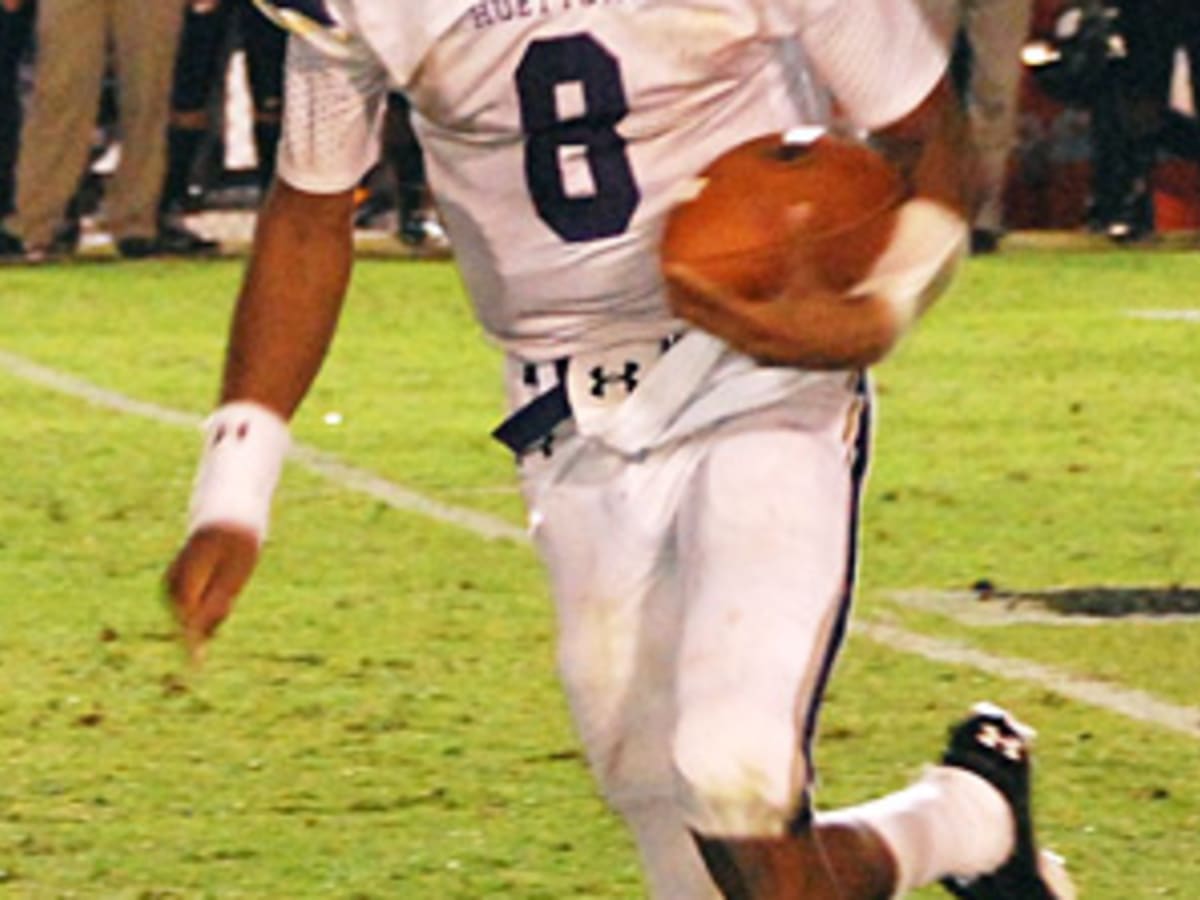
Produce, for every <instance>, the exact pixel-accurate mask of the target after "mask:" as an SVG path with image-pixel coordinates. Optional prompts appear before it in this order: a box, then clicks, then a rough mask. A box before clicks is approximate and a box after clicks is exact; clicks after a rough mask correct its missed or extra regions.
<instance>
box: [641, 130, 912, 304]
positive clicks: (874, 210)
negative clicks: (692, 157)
mask: <svg viewBox="0 0 1200 900" xmlns="http://www.w3.org/2000/svg"><path fill="white" fill-rule="evenodd" d="M687 194H688V196H686V197H685V199H683V200H682V202H681V203H680V204H679V205H677V206H676V207H674V209H672V211H671V212H670V213H669V215H668V217H667V222H666V227H665V230H664V233H663V240H662V245H661V262H662V265H663V267H664V268H667V267H669V266H673V265H684V266H687V267H689V268H690V269H691V270H692V271H693V272H695V273H696V274H698V275H700V276H702V277H703V278H704V279H706V280H707V281H709V282H710V283H712V284H713V285H715V286H717V287H720V288H724V289H726V290H728V291H730V292H732V293H734V294H736V295H739V296H742V297H745V298H748V299H755V298H761V297H766V296H770V295H771V294H773V293H776V292H778V291H779V290H780V289H781V287H782V286H783V284H784V282H785V280H786V277H787V272H788V265H789V260H791V259H793V258H794V254H797V253H804V255H805V257H806V259H808V260H810V261H811V264H813V265H815V266H816V267H817V270H818V271H817V274H818V275H819V276H821V277H822V278H824V279H825V281H826V282H827V284H828V285H829V286H830V287H831V288H833V289H835V290H846V289H848V288H849V287H851V286H852V285H854V284H856V283H857V282H858V281H860V280H861V279H862V278H863V276H864V275H865V274H866V273H867V272H868V271H869V269H870V267H871V264H872V262H873V261H874V260H875V259H876V258H877V257H878V256H879V254H880V253H882V252H883V249H884V248H885V247H886V246H887V242H888V238H889V237H890V235H891V232H892V229H893V227H894V225H895V220H896V216H895V211H896V209H897V207H898V206H899V205H900V203H901V202H902V201H903V199H904V196H905V188H904V180H903V177H902V176H901V174H900V172H899V171H898V170H897V169H896V168H895V167H894V166H893V165H892V164H891V163H889V162H888V161H887V160H886V159H884V157H883V156H882V155H880V154H879V153H878V152H876V151H875V150H873V149H872V148H870V147H868V146H867V145H866V144H863V143H861V142H859V141H855V140H852V139H850V138H846V137H839V136H835V135H833V134H830V133H828V132H826V131H823V130H819V129H796V130H794V131H791V132H785V133H782V134H774V135H766V136H763V137H758V138H755V139H753V140H751V141H747V142H746V143H744V144H741V145H739V146H737V147H734V148H733V149H731V150H729V151H727V152H725V153H724V154H722V155H721V156H720V157H718V158H717V159H716V160H715V161H714V162H712V163H711V164H710V165H709V166H708V167H707V168H705V169H704V171H703V172H701V173H700V174H699V175H698V176H697V177H696V179H695V181H694V183H693V184H692V185H689V186H688V191H687Z"/></svg>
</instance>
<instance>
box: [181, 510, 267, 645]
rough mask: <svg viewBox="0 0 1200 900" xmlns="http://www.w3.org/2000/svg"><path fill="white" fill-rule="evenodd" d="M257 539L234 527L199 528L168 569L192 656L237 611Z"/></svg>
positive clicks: (185, 641)
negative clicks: (240, 593) (235, 607)
mask: <svg viewBox="0 0 1200 900" xmlns="http://www.w3.org/2000/svg"><path fill="white" fill-rule="evenodd" d="M258 549H259V548H258V540H257V539H256V538H255V537H254V535H252V534H251V533H250V532H249V531H246V530H244V529H240V528H237V527H233V526H209V527H207V528H201V529H200V530H199V531H197V532H196V533H195V534H193V535H192V536H191V537H189V538H188V540H187V543H186V544H184V546H183V549H182V550H180V551H179V554H178V555H177V556H176V557H175V560H174V561H173V562H172V563H171V566H170V568H168V569H167V573H166V577H165V582H166V590H167V601H168V603H169V604H170V605H171V610H172V612H173V613H174V615H175V618H176V620H177V621H178V622H179V626H180V631H181V636H182V638H183V641H184V644H185V646H186V648H187V650H188V653H189V655H190V656H191V658H192V660H193V661H199V659H200V658H201V656H202V654H203V651H204V646H205V644H206V643H207V641H208V639H209V638H211V637H212V636H213V634H214V633H215V632H216V630H217V628H218V627H219V626H220V625H221V623H222V622H223V621H225V619H226V618H227V617H228V616H229V613H230V612H231V611H232V610H233V603H234V599H235V598H236V597H237V595H238V593H239V592H240V591H241V589H242V588H243V587H244V586H245V584H246V582H247V581H248V580H249V578H250V574H251V573H252V572H253V571H254V566H255V563H257V562H258Z"/></svg>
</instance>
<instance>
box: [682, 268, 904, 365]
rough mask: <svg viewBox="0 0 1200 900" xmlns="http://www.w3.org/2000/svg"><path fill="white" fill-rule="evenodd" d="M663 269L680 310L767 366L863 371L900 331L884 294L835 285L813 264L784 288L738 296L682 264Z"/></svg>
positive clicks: (799, 271) (794, 271) (799, 270)
mask: <svg viewBox="0 0 1200 900" xmlns="http://www.w3.org/2000/svg"><path fill="white" fill-rule="evenodd" d="M664 274H665V276H666V279H667V282H668V284H669V286H670V290H669V291H668V294H669V296H670V298H671V307H672V309H673V310H674V312H675V313H676V315H678V316H680V317H682V318H684V319H687V320H688V321H690V322H692V323H693V324H695V325H697V326H699V327H700V328H703V329H704V330H705V331H707V332H709V333H711V334H715V335H716V336H717V337H719V338H721V339H722V340H724V341H725V342H726V343H728V344H729V345H730V346H732V347H735V348H736V349H738V350H741V351H742V352H743V353H745V354H747V355H749V356H752V357H754V358H755V359H757V360H759V361H760V362H763V363H767V364H772V365H789V366H800V367H802V368H806V369H850V368H861V367H864V366H868V365H871V364H872V363H875V362H877V361H878V360H879V359H881V358H882V357H883V356H884V354H886V352H887V351H888V349H890V347H891V345H892V343H893V342H894V340H895V338H896V336H897V332H896V329H895V327H894V323H893V322H892V320H891V318H890V316H889V315H888V314H887V312H886V310H884V309H881V308H880V305H879V303H878V302H877V298H875V297H872V296H871V295H856V294H853V293H845V292H841V291H837V290H834V289H832V288H831V287H830V286H829V285H827V284H826V283H824V282H823V281H822V280H821V279H820V277H819V276H818V275H816V274H815V269H814V268H812V267H810V266H807V265H800V266H793V267H792V272H791V275H790V277H789V280H788V283H787V285H786V286H785V287H784V288H783V290H781V291H779V292H777V293H776V294H774V295H772V296H769V297H763V298H747V297H742V296H738V295H736V294H733V293H731V292H730V291H728V290H727V289H725V288H723V287H721V286H720V285H716V284H713V283H712V282H710V281H708V280H707V279H706V278H704V277H703V276H701V275H700V274H699V273H697V272H695V271H694V270H692V269H690V268H688V267H687V266H683V265H674V266H669V267H667V268H666V269H665V270H664Z"/></svg>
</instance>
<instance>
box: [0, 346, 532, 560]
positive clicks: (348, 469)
mask: <svg viewBox="0 0 1200 900" xmlns="http://www.w3.org/2000/svg"><path fill="white" fill-rule="evenodd" d="M0 369H3V370H4V371H6V372H8V373H9V374H10V375H13V376H15V377H17V378H20V379H22V380H24V381H28V382H30V383H32V384H36V385H38V386H39V387H43V388H47V389H48V390H52V391H55V392H57V393H59V394H65V395H67V396H69V397H75V398H76V399H79V400H83V401H85V402H86V403H89V404H91V405H92V406H98V407H100V408H101V409H109V410H112V411H114V412H119V413H123V414H125V415H130V416H138V417H139V418H143V419H150V420H151V421H154V422H158V423H160V424H163V425H173V426H175V427H178V428H189V429H193V430H198V429H199V428H200V427H201V426H202V425H203V423H204V419H203V417H201V416H198V415H195V414H194V413H188V412H183V411H182V410H178V409H171V408H170V407H166V406H159V405H158V404H157V403H148V402H146V401H144V400H137V399H134V398H133V397H128V396H126V395H125V394H119V393H117V392H116V391H110V390H107V389H106V388H102V387H100V386H98V385H95V384H92V383H91V382H90V381H85V380H83V379H82V378H77V377H76V376H74V375H70V374H68V373H66V372H61V371H59V370H57V369H51V368H49V367H47V366H43V365H40V364H39V363H35V362H33V361H32V360H29V359H26V358H25V357H23V356H17V355H16V354H13V353H8V352H6V351H4V350H0ZM290 458H291V460H292V461H293V462H294V463H296V464H297V465H298V466H300V467H301V468H302V469H307V470H308V471H309V472H312V473H314V474H317V475H320V476H322V477H323V478H327V479H328V480H330V481H332V482H333V483H334V484H337V485H339V486H341V487H344V488H346V489H348V490H352V491H356V492H358V493H360V494H366V495H367V496H369V497H371V498H372V499H374V500H379V501H380V502H382V503H386V504H387V505H388V506H391V507H393V508H395V509H401V510H405V511H406V512H412V513H416V514H418V515H421V516H425V517H426V518H428V519H433V520H435V521H438V522H444V523H446V524H447V525H455V526H457V527H459V528H463V529H465V530H467V531H470V532H473V533H474V534H477V535H479V536H481V537H485V538H489V539H496V538H504V539H508V540H513V541H519V542H522V543H527V542H528V541H529V535H528V534H527V533H526V531H525V530H524V529H523V528H519V527H517V526H516V525H512V524H510V523H509V522H505V521H504V520H503V519H500V518H497V517H496V516H489V515H487V514H486V513H481V512H476V511H475V510H471V509H464V508H463V507H460V506H451V505H450V504H447V503H440V502H438V501H437V500H434V499H432V498H430V497H426V496H425V495H424V494H419V493H417V492H416V491H413V490H409V489H408V488H405V487H401V486H400V485H398V484H395V483H393V482H390V481H388V480H387V479H385V478H382V477H380V476H379V475H376V474H375V473H373V472H369V471H367V470H366V469H360V468H357V467H355V466H352V465H349V464H348V463H345V462H342V461H341V460H339V459H338V458H337V457H336V456H333V455H332V454H330V453H326V452H325V451H323V450H318V449H317V448H316V447H310V446H308V445H306V444H301V443H299V442H296V443H295V444H293V445H292V450H291V454H290Z"/></svg>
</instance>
